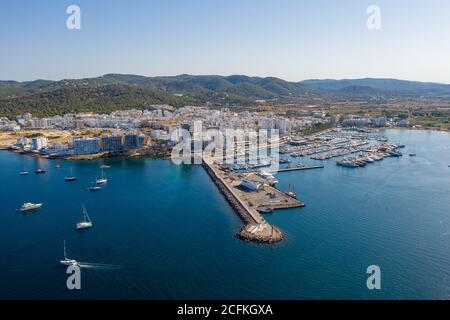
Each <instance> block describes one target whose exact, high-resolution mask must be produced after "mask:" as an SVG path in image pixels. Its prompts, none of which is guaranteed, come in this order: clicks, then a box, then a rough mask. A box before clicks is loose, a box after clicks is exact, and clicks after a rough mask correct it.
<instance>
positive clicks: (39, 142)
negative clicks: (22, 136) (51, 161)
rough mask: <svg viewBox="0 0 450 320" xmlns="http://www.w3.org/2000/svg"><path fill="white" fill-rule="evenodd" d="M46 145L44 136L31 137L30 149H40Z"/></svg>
mask: <svg viewBox="0 0 450 320" xmlns="http://www.w3.org/2000/svg"><path fill="white" fill-rule="evenodd" d="M47 145H48V139H47V138H46V137H34V138H32V139H31V150H41V149H43V148H45V147H47Z"/></svg>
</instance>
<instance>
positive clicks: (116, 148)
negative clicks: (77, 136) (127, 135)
mask: <svg viewBox="0 0 450 320" xmlns="http://www.w3.org/2000/svg"><path fill="white" fill-rule="evenodd" d="M102 150H103V151H106V152H121V151H123V142H122V136H121V135H105V136H102Z"/></svg>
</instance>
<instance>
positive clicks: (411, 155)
mask: <svg viewBox="0 0 450 320" xmlns="http://www.w3.org/2000/svg"><path fill="white" fill-rule="evenodd" d="M409 156H410V157H415V156H417V154H415V153H410V154H409Z"/></svg>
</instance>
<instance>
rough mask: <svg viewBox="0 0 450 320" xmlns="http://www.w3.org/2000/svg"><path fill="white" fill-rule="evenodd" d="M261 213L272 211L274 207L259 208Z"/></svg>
mask: <svg viewBox="0 0 450 320" xmlns="http://www.w3.org/2000/svg"><path fill="white" fill-rule="evenodd" d="M257 210H258V212H259V213H272V212H273V209H272V208H269V207H262V208H258V209H257Z"/></svg>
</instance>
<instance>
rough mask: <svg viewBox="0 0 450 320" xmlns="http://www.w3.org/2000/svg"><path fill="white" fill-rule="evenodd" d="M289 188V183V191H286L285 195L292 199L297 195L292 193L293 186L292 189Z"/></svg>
mask: <svg viewBox="0 0 450 320" xmlns="http://www.w3.org/2000/svg"><path fill="white" fill-rule="evenodd" d="M290 190H291V185H289V191H288V192H286V195H288V196H289V197H291V198H293V199H297V195H296V194H295V193H294V190H295V187H294V186H292V191H290Z"/></svg>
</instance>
